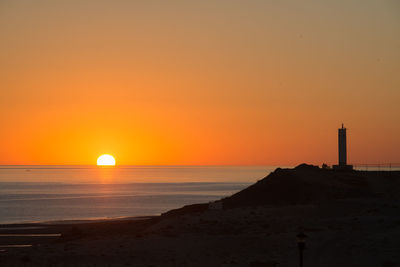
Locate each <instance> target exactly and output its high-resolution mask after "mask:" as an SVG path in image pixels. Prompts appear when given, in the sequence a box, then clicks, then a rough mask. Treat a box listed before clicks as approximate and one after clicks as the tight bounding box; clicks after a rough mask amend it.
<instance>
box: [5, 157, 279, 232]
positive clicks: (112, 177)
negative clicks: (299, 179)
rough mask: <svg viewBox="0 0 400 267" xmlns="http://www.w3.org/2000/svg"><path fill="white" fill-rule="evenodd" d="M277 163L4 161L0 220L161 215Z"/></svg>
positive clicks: (239, 185) (248, 180)
mask: <svg viewBox="0 0 400 267" xmlns="http://www.w3.org/2000/svg"><path fill="white" fill-rule="evenodd" d="M275 168H276V167H275V166H116V167H109V168H104V167H97V166H65V165H63V166H54V165H53V166H49V165H35V166H32V165H29V166H28V165H7V166H6V165H3V166H0V224H10V223H29V222H47V221H66V220H96V219H112V218H120V217H136V216H154V215H160V214H161V213H163V212H166V211H168V210H171V209H175V208H180V207H182V206H184V205H189V204H195V203H207V202H211V201H215V200H218V199H220V198H222V197H226V196H230V195H232V194H233V193H235V192H238V191H240V190H242V189H244V188H245V187H247V186H249V185H250V184H252V183H254V182H256V181H257V180H260V179H262V178H263V177H265V176H267V175H268V174H269V173H270V172H271V171H273V170H274V169H275ZM43 207H45V208H43Z"/></svg>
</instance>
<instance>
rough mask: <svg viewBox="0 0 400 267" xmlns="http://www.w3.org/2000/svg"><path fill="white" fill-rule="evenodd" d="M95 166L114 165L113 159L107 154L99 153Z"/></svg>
mask: <svg viewBox="0 0 400 267" xmlns="http://www.w3.org/2000/svg"><path fill="white" fill-rule="evenodd" d="M97 166H115V159H114V157H113V156H111V155H109V154H104V155H101V156H100V157H98V158H97Z"/></svg>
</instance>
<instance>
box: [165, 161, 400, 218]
mask: <svg viewBox="0 0 400 267" xmlns="http://www.w3.org/2000/svg"><path fill="white" fill-rule="evenodd" d="M376 181H379V183H381V184H382V183H385V184H386V185H387V186H386V189H384V191H385V194H386V193H387V195H390V192H389V191H390V190H392V191H393V194H395V193H396V192H395V191H396V190H397V189H395V188H400V185H399V183H400V173H399V172H379V173H378V172H362V171H334V170H331V169H321V168H319V167H318V166H313V165H308V164H300V165H298V166H297V167H295V168H292V169H281V168H277V169H276V170H275V171H274V172H272V173H270V174H269V175H268V176H266V177H264V178H263V179H261V180H259V181H258V182H256V183H255V184H253V185H251V186H249V187H247V188H245V189H243V190H242V191H240V192H238V193H236V194H234V195H232V196H230V197H226V198H224V199H222V200H221V201H222V203H223V205H222V206H223V208H224V209H229V208H235V207H242V206H259V205H297V204H318V203H320V202H323V201H330V200H337V199H348V198H363V197H377V193H379V192H377V190H376V188H374V186H373V183H376ZM206 209H208V204H207V203H202V204H194V205H188V206H185V207H183V208H180V209H175V210H171V211H168V212H166V213H164V214H163V216H172V215H179V214H186V213H191V212H201V211H204V210H206Z"/></svg>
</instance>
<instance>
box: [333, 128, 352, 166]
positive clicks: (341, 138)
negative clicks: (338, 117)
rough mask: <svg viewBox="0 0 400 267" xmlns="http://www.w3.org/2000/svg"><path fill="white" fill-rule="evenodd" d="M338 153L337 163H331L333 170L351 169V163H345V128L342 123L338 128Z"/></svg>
mask: <svg viewBox="0 0 400 267" xmlns="http://www.w3.org/2000/svg"><path fill="white" fill-rule="evenodd" d="M338 154H339V164H338V165H333V169H335V170H352V169H353V166H352V165H347V136H346V128H344V125H343V123H342V128H339V129H338Z"/></svg>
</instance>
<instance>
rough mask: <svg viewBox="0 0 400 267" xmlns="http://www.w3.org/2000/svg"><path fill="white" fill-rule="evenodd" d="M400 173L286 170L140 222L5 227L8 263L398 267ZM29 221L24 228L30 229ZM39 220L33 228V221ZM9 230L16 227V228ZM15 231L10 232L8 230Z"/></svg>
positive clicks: (2, 257) (1, 261)
mask: <svg viewBox="0 0 400 267" xmlns="http://www.w3.org/2000/svg"><path fill="white" fill-rule="evenodd" d="M399 185H400V174H399V173H398V172H392V173H385V172H381V173H373V172H369V173H362V172H350V173H340V172H333V171H330V170H321V169H318V168H313V167H310V166H300V167H298V168H296V169H290V170H289V169H286V170H285V169H284V170H281V169H278V170H276V171H275V172H274V173H272V174H271V175H269V176H268V177H266V178H264V179H263V180H260V181H259V182H258V183H256V184H254V185H253V186H250V187H249V188H247V189H245V190H243V191H241V192H239V193H237V194H235V195H233V196H232V197H229V198H226V199H224V200H222V202H223V207H224V209H222V210H219V209H218V210H210V209H208V205H193V206H189V207H185V208H183V209H178V210H174V211H171V212H167V213H166V214H164V215H162V216H159V217H153V218H147V219H145V218H142V219H140V220H120V221H103V222H92V223H80V224H79V223H78V224H63V225H37V224H36V225H33V226H35V227H38V228H37V229H32V228H30V229H24V228H20V227H18V226H15V227H16V228H14V229H9V228H5V226H3V228H2V229H1V228H0V233H1V234H5V233H61V237H6V236H2V237H0V244H2V245H5V244H7V245H10V244H33V246H32V247H27V248H3V251H2V248H0V251H1V252H0V266H252V265H253V266H255V264H256V263H258V264H263V265H262V266H298V251H297V244H296V235H297V234H298V233H299V232H300V231H304V232H305V233H306V234H307V235H308V239H307V241H306V243H307V244H306V246H307V248H306V250H305V252H304V266H327V267H328V266H382V267H389V266H400V246H399V242H400V241H399V240H400V198H399V194H398V191H399V189H400V186H399ZM26 226H27V225H24V226H23V227H26ZM29 226H32V225H29ZM8 227H9V226H8ZM7 229H8V230H7Z"/></svg>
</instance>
